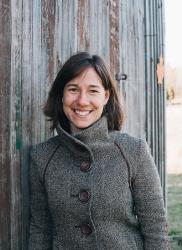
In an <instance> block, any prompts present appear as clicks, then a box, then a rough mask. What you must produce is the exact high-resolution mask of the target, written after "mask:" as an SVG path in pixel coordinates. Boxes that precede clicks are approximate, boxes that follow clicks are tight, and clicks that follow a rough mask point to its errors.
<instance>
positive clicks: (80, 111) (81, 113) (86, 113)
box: [74, 109, 92, 117]
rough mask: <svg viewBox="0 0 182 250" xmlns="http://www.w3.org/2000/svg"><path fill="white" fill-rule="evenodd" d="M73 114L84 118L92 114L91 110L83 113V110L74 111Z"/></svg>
mask: <svg viewBox="0 0 182 250" xmlns="http://www.w3.org/2000/svg"><path fill="white" fill-rule="evenodd" d="M74 112H75V113H76V114H77V115H79V116H82V117H84V116H87V115H89V114H90V113H91V112H92V110H84V111H83V110H78V109H74Z"/></svg>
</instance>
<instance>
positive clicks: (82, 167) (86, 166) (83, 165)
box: [80, 161, 91, 172]
mask: <svg viewBox="0 0 182 250" xmlns="http://www.w3.org/2000/svg"><path fill="white" fill-rule="evenodd" d="M90 169H91V165H90V162H88V161H83V162H82V163H81V165H80V170H81V171H83V172H87V171H89V170H90Z"/></svg>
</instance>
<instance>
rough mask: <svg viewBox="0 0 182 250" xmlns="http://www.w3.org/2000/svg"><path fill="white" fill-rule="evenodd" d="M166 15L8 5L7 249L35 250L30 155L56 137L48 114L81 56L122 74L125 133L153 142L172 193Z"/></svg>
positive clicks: (0, 136)
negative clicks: (160, 76)
mask: <svg viewBox="0 0 182 250" xmlns="http://www.w3.org/2000/svg"><path fill="white" fill-rule="evenodd" d="M162 13H163V5H162V0H151V1H143V0H138V1H133V0H130V1H128V0H101V1H97V0H74V1H72V0H55V1H52V0H31V1H27V0H11V1H10V0H6V1H5V0H0V98H1V99H0V114H1V120H0V142H1V148H0V156H1V157H0V250H10V249H11V250H26V249H27V238H28V214H29V199H28V197H29V190H28V166H29V149H30V146H31V145H32V144H35V143H38V142H40V141H44V140H46V139H47V138H49V137H50V136H52V134H51V133H50V131H49V123H48V122H46V119H45V117H44V116H43V114H42V113H41V107H42V105H43V104H44V102H45V100H46V97H47V93H48V90H49V88H50V84H51V83H52V81H53V79H54V77H55V75H56V72H57V70H58V68H59V65H60V64H61V63H63V62H64V61H65V59H66V58H68V57H69V56H70V54H72V53H73V52H75V51H78V50H87V51H90V52H91V53H92V54H94V53H97V54H99V55H101V56H103V57H104V58H105V60H106V61H107V63H108V65H110V67H111V71H112V74H113V76H115V75H117V80H118V91H119V90H121V91H122V92H123V94H124V96H125V102H126V109H127V119H126V124H125V127H124V131H125V132H129V133H131V134H132V135H135V136H140V137H142V138H146V139H147V141H148V142H149V145H150V146H151V149H152V153H153V155H154V157H155V160H156V163H157V167H158V169H159V173H160V177H161V180H162V184H163V187H164V190H165V157H164V156H165V154H164V153H165V141H164V133H165V129H164V118H165V117H164V86H163V85H158V84H157V79H156V66H157V59H158V58H159V56H160V54H162V53H163V40H164V39H163V16H162ZM122 74H124V76H122ZM123 77H126V79H125V80H122V78H123Z"/></svg>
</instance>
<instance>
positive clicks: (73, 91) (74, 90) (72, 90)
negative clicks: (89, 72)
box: [68, 87, 78, 93]
mask: <svg viewBox="0 0 182 250" xmlns="http://www.w3.org/2000/svg"><path fill="white" fill-rule="evenodd" d="M68 91H69V92H71V93H76V92H77V91H78V89H77V88H75V87H72V88H68Z"/></svg>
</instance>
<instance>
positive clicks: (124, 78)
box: [115, 73, 127, 81]
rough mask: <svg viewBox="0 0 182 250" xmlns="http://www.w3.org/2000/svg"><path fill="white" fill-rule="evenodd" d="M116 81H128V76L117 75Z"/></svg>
mask: <svg viewBox="0 0 182 250" xmlns="http://www.w3.org/2000/svg"><path fill="white" fill-rule="evenodd" d="M115 79H116V80H117V81H120V80H126V79H127V75H126V74H122V73H116V75H115Z"/></svg>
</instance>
